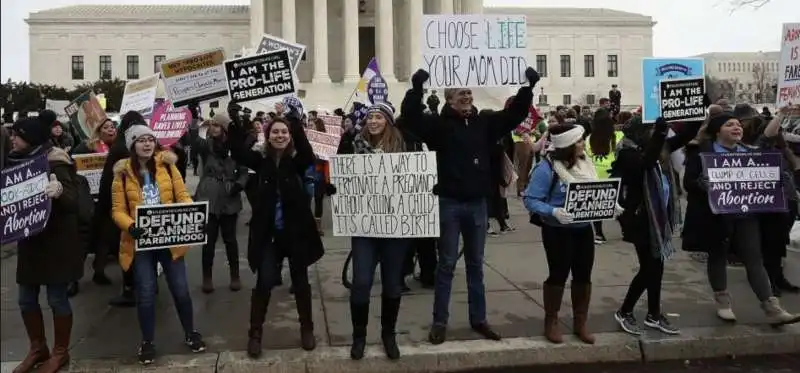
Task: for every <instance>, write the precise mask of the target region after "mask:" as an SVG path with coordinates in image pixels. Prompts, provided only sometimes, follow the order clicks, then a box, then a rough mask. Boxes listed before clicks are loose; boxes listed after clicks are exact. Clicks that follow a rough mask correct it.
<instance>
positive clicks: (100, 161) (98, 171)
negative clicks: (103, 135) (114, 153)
mask: <svg viewBox="0 0 800 373" xmlns="http://www.w3.org/2000/svg"><path fill="white" fill-rule="evenodd" d="M107 157H108V154H106V153H90V154H74V155H73V156H72V160H74V161H75V169H76V170H77V173H78V175H82V176H83V177H85V178H86V181H88V182H89V192H90V193H91V194H92V195H93V196H95V195H97V194H98V193H100V178H101V177H102V176H103V167H104V166H105V164H106V158H107Z"/></svg>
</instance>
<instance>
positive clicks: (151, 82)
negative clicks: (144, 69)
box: [119, 74, 160, 116]
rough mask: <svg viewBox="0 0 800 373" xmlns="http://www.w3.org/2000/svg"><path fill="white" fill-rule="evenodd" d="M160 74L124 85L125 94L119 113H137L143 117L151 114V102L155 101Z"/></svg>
mask: <svg viewBox="0 0 800 373" xmlns="http://www.w3.org/2000/svg"><path fill="white" fill-rule="evenodd" d="M159 77H160V74H155V75H151V76H148V77H146V78H142V79H139V80H131V81H129V82H128V83H126V84H125V93H123V94H122V104H120V107H119V112H120V114H122V115H124V114H125V113H127V112H129V111H138V112H139V113H141V114H142V115H144V116H147V115H149V114H151V113H152V112H153V102H155V100H156V91H157V90H158V82H159V81H160V80H159Z"/></svg>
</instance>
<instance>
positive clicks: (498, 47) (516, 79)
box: [419, 14, 528, 88]
mask: <svg viewBox="0 0 800 373" xmlns="http://www.w3.org/2000/svg"><path fill="white" fill-rule="evenodd" d="M421 25H422V29H421V30H420V36H419V37H420V38H421V40H420V45H421V46H422V64H423V66H420V67H421V68H423V69H425V70H426V71H428V73H430V75H431V76H430V79H429V80H428V84H430V87H431V88H450V87H501V86H508V85H522V84H528V80H527V78H526V77H525V69H526V68H527V67H528V62H527V60H526V57H527V55H528V34H527V29H528V24H527V19H526V17H525V16H524V15H460V14H459V15H438V14H437V15H433V14H425V15H423V16H422V23H421Z"/></svg>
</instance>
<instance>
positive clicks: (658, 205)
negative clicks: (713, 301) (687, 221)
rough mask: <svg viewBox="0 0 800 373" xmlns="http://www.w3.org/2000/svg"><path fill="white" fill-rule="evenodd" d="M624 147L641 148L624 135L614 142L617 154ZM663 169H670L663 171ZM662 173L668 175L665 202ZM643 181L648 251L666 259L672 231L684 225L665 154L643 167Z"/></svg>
mask: <svg viewBox="0 0 800 373" xmlns="http://www.w3.org/2000/svg"><path fill="white" fill-rule="evenodd" d="M625 148H629V149H636V150H637V151H640V150H641V147H640V146H639V145H637V144H636V143H635V142H634V141H633V140H631V139H630V138H628V137H627V136H625V137H624V138H623V139H622V141H621V142H620V143H619V144H618V145H617V156H619V151H620V150H622V149H625ZM663 170H669V171H668V172H666V173H664V172H663ZM662 174H663V175H664V176H666V177H667V183H669V185H670V188H669V196H668V198H667V201H664V198H663V197H662V196H663V195H664V185H663V184H662V182H661V181H662V179H661V175H662ZM642 182H643V185H642V191H643V202H644V208H645V213H646V214H647V223H648V226H649V228H650V250H651V253H652V254H653V256H654V257H655V258H661V260H664V261H666V260H667V259H669V258H670V257H672V254H674V253H675V247H674V246H673V245H672V233H673V232H674V231H675V230H680V226H681V225H682V224H683V221H682V218H683V213H682V212H681V204H680V199H679V198H678V195H677V191H676V188H675V176H674V175H673V173H672V164H671V163H670V161H669V157H666V160H662V159H660V160H659V163H657V164H656V167H651V168H648V169H646V170H645V171H644V179H643V181H642Z"/></svg>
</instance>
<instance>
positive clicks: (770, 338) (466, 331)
mask: <svg viewBox="0 0 800 373" xmlns="http://www.w3.org/2000/svg"><path fill="white" fill-rule="evenodd" d="M196 182H197V178H196V177H190V178H189V180H188V184H189V185H190V186H193V185H195V184H196ZM509 205H510V210H511V214H512V219H511V223H512V224H513V225H514V226H516V227H517V231H516V232H512V233H508V234H505V235H502V236H500V237H496V238H492V237H490V238H488V239H487V246H486V258H485V267H484V268H485V284H486V300H487V308H488V318H489V322H490V323H491V324H492V325H493V326H494V327H495V328H496V329H497V331H499V332H500V333H501V334H502V335H503V336H504V337H505V338H506V339H505V340H504V341H502V342H489V341H482V340H477V338H478V335H476V334H475V333H474V332H472V331H471V329H470V327H469V323H468V320H467V293H466V277H465V274H464V266H463V261H460V262H459V265H458V269H457V274H456V277H455V280H454V282H453V295H452V302H451V308H450V310H451V319H450V327H449V332H448V343H445V344H444V345H441V346H431V345H430V344H429V343H428V342H427V333H428V328H429V323H430V322H431V317H432V316H431V312H432V304H433V291H432V290H427V289H422V288H421V287H420V286H419V284H418V283H417V282H415V281H414V280H411V279H409V285H410V286H411V288H412V291H411V292H410V293H408V294H407V295H406V296H404V298H403V304H402V308H401V312H400V317H399V321H398V334H399V335H398V341H399V342H400V343H401V344H402V348H401V350H402V352H403V354H404V357H403V358H402V359H401V360H400V362H391V363H390V362H388V361H386V360H385V358H384V357H383V354H382V351H381V350H380V338H379V336H380V334H379V327H380V316H379V310H380V298H379V297H380V284H379V279H380V277H378V276H376V284H375V286H374V288H373V291H372V305H371V312H372V313H371V318H370V325H369V329H368V342H370V343H371V344H373V346H372V347H371V348H370V349H369V351H368V354H367V358H365V360H364V361H361V362H355V363H354V362H350V361H348V360H349V359H348V357H347V346H348V345H349V343H350V340H351V338H350V334H351V324H350V314H349V305H348V298H347V297H348V290H347V289H345V288H344V287H343V286H342V284H341V273H342V267H343V263H344V260H345V258H346V256H347V254H348V251H349V246H350V245H349V238H344V237H332V235H331V231H330V218H329V217H327V216H326V219H325V226H326V227H327V228H328V229H327V232H326V233H327V234H326V235H325V237H324V242H325V248H326V253H325V256H324V257H323V258H322V259H321V260H320V261H319V262H318V263H317V264H316V265H314V266H313V267H311V268H310V278H311V281H312V288H313V307H314V322H315V326H316V336H317V340H318V346H319V347H318V348H317V350H316V351H314V352H311V353H309V352H303V351H301V350H299V345H300V338H299V337H300V333H299V324H298V322H297V313H296V311H295V305H294V301H293V298H292V296H291V294H289V291H288V286H283V287H280V288H276V289H275V291H274V292H273V297H272V303H271V304H270V308H269V312H268V314H267V320H268V324H267V325H266V327H265V336H264V348H265V349H266V350H268V352H267V353H266V354H265V356H264V357H262V359H261V360H258V361H252V360H249V359H247V358H246V357H245V355H244V353H243V350H244V349H245V347H246V341H247V327H248V317H249V295H250V291H249V289H250V288H251V287H252V286H253V285H254V284H255V278H254V276H253V275H252V274H251V273H250V271H249V269H248V267H247V260H246V243H247V239H246V237H247V229H248V227H247V226H246V225H245V224H246V222H247V221H248V220H249V217H250V210H249V207H246V209H245V211H244V212H243V213H242V214H241V216H240V218H239V227H238V237H239V247H240V253H239V262H240V264H241V267H242V274H243V282H244V285H245V288H244V289H243V290H242V291H239V292H232V291H230V290H229V289H228V287H227V286H228V269H227V263H226V258H225V254H224V246H223V244H222V242H218V243H217V252H216V259H215V265H214V282H215V285H216V291H215V292H214V293H212V294H208V295H207V294H203V293H202V292H201V290H200V287H201V269H200V261H201V249H200V247H197V248H193V249H192V250H191V251H190V253H189V254H188V255H187V265H188V273H189V283H190V290H191V293H192V299H193V302H194V310H195V324H196V327H197V329H198V330H199V331H200V332H201V333H202V334H203V336H204V337H205V340H206V342H207V344H208V351H207V352H206V353H204V354H200V355H191V354H190V352H189V351H188V350H187V349H186V347H185V346H183V344H182V343H181V339H182V335H183V334H182V331H181V326H180V323H179V322H178V319H177V315H176V313H175V311H174V307H173V304H172V299H171V296H170V294H169V291H168V290H167V287H166V284H165V283H164V281H163V279H162V280H160V284H161V291H160V293H159V295H158V307H157V315H158V316H157V328H156V340H155V344H156V348H157V351H158V353H159V356H161V357H160V358H159V360H158V361H157V364H156V368H154V369H159V367H161V368H163V369H165V370H164V371H166V370H167V369H168V370H170V371H171V372H173V371H187V372H201V371H202V372H205V371H208V372H250V371H253V372H256V371H258V372H266V371H270V372H271V371H276V372H295V371H309V372H311V371H313V372H329V371H337V372H340V371H342V372H343V371H359V369H363V370H360V371H382V372H390V371H397V372H422V371H454V370H459V369H462V370H463V369H477V368H493V367H513V366H515V365H519V366H527V365H531V364H557V363H587V362H597V361H606V362H608V361H642V360H645V361H656V360H670V359H694V358H708V357H718V356H726V355H730V354H736V355H743V354H763V353H800V326H788V327H785V328H783V330H775V329H773V328H771V327H769V326H767V325H766V323H765V317H764V315H763V312H762V311H761V310H760V307H759V304H758V301H757V300H756V298H755V295H754V294H753V293H752V291H750V290H749V287H748V285H747V281H746V276H745V272H744V269H741V268H732V269H730V270H729V283H730V285H729V287H730V291H731V292H732V294H733V304H734V310H735V312H736V314H737V317H738V319H739V322H738V323H737V324H736V325H730V324H725V323H723V322H722V321H720V320H718V319H717V318H716V316H715V310H714V305H713V300H712V298H711V296H710V289H709V287H708V284H707V280H706V274H705V265H704V264H703V263H701V262H699V261H697V260H696V259H694V258H692V257H690V256H689V255H688V254H687V253H684V252H679V253H678V254H677V255H676V256H675V257H674V258H673V259H671V260H670V261H669V262H668V263H667V264H666V271H665V274H664V286H663V294H662V297H663V309H664V312H665V313H666V314H668V315H669V316H670V317H671V319H672V321H673V323H674V324H675V325H676V326H678V327H680V328H682V329H683V333H682V334H681V335H680V336H672V337H668V336H664V335H661V334H660V333H657V332H653V331H649V332H647V333H646V334H645V335H644V336H642V337H641V338H635V337H632V336H629V335H626V334H623V333H620V332H619V329H618V326H617V324H616V322H615V321H614V319H613V313H614V311H615V310H616V309H617V308H618V307H619V305H620V302H621V300H622V298H623V296H624V294H625V292H626V290H627V286H628V284H629V283H630V280H631V279H632V277H633V275H634V274H635V273H636V270H637V262H636V254H635V252H634V249H633V247H632V246H631V245H629V244H626V243H623V242H621V241H620V232H619V225H618V224H617V223H616V222H606V223H605V224H604V229H605V231H606V236H607V237H608V239H609V242H608V243H606V244H604V245H599V246H597V249H596V259H595V265H594V273H593V283H594V291H593V295H592V298H593V299H592V304H591V308H590V329H591V331H592V332H595V333H597V336H598V342H597V344H596V345H594V346H587V345H583V344H581V343H579V342H577V341H576V340H574V339H573V338H568V342H567V343H565V344H564V345H561V346H553V345H551V344H549V343H547V342H546V341H544V340H543V339H542V338H541V335H542V333H543V318H544V310H543V308H542V294H541V287H542V283H543V282H544V280H545V278H546V277H547V263H546V261H545V255H544V250H543V248H542V244H541V236H540V234H539V229H538V228H537V227H535V226H532V225H530V224H528V222H527V220H528V216H527V212H526V211H525V210H524V208H523V206H522V203H521V201H520V200H519V199H516V198H510V199H509ZM326 207H327V206H326ZM677 247H680V245H677ZM0 258H2V263H1V265H2V328H0V335H1V336H2V344H1V345H0V346H1V347H0V358H1V360H2V372H3V373H5V372H7V371H8V372H10V369H11V368H12V366H13V364H14V362H15V361H18V360H20V359H22V358H23V357H24V356H25V353H26V351H27V348H28V341H27V337H26V334H25V330H24V327H23V325H22V320H21V318H20V315H19V308H18V306H17V302H16V299H17V289H16V285H15V281H14V276H15V273H14V272H15V265H16V257H15V256H14V255H13V251H8V250H6V252H4V254H3V255H2V256H0ZM89 264H90V260H87V269H86V276H85V277H84V279H83V280H82V281H81V293H80V294H79V295H78V296H76V297H75V298H73V299H72V307H73V310H74V313H75V325H74V327H73V335H72V343H71V349H70V353H71V355H72V358H73V360H74V362H73V363H72V364H71V370H70V371H81V372H95V371H109V372H110V371H127V370H126V369H130V371H135V370H136V369H138V366H137V365H136V363H135V361H136V359H135V353H136V347H137V344H138V343H139V340H140V334H139V329H138V322H137V319H136V311H135V309H133V308H130V309H120V308H112V307H109V306H108V305H107V301H108V299H109V298H111V297H112V296H114V295H116V294H117V293H118V291H119V284H120V273H119V269H118V266H116V265H113V266H109V267H108V269H107V270H106V273H107V274H109V276H110V277H111V278H112V279H113V281H114V285H113V286H108V287H100V286H98V285H95V284H94V283H92V282H91V280H90V279H91V269H90V265H89ZM786 268H787V274H788V277H789V278H790V279H791V280H792V281H794V282H795V283H800V254H798V253H797V252H791V253H790V255H789V258H788V259H787V263H786ZM284 271H285V273H284V278H285V279H286V280H285V281H286V282H287V283H288V269H285V270H284ZM40 301H41V302H42V305H43V307H44V308H47V306H46V300H45V297H44V296H42V297H41V299H40ZM645 302H646V296H644V297H643V298H642V300H641V301H640V304H639V307H637V308H638V309H637V316H638V317H639V319H640V320H642V319H643V318H644V309H645ZM782 302H783V304H784V305H785V307H786V308H787V309H789V310H790V311H793V312H800V296H798V295H785V296H784V297H783V298H782ZM570 307H571V306H570V299H569V296H568V294H567V295H566V296H565V298H564V304H563V307H562V324H563V325H562V328H563V330H564V331H565V333H570V332H571V326H572V325H571V312H570V309H571V308H570ZM45 324H46V325H47V327H48V335H52V334H51V333H52V331H51V328H50V326H51V323H50V322H46V323H45ZM49 340H50V341H52V337H51V338H49ZM498 371H501V370H498Z"/></svg>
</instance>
